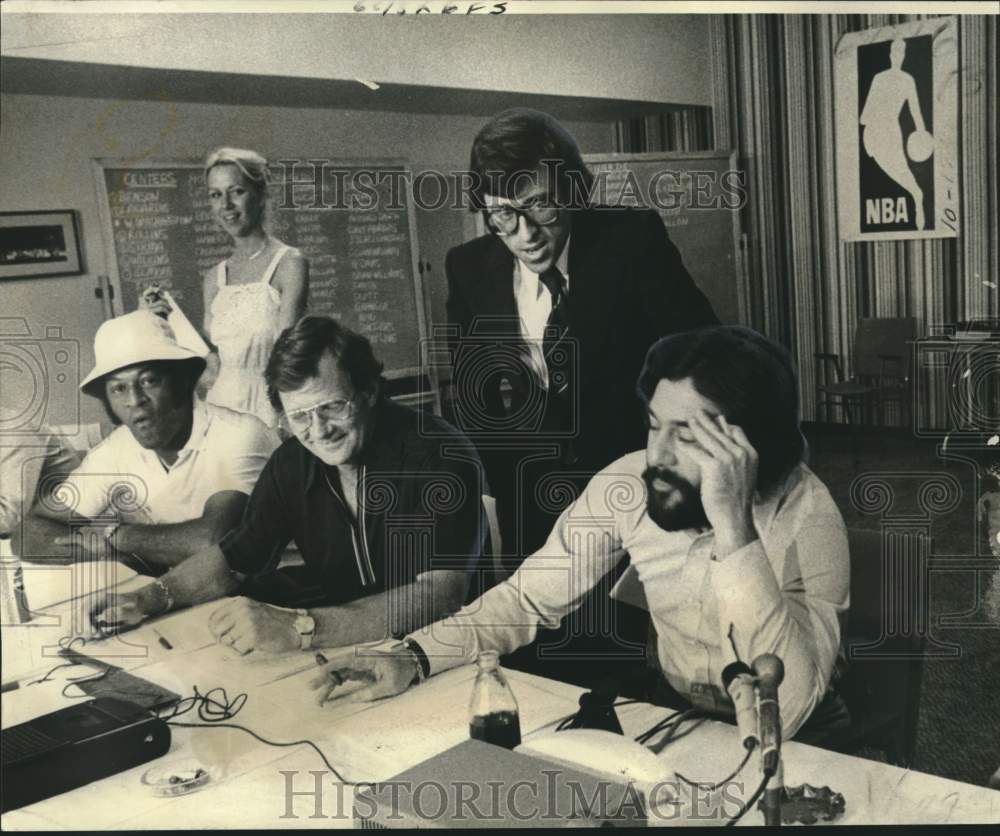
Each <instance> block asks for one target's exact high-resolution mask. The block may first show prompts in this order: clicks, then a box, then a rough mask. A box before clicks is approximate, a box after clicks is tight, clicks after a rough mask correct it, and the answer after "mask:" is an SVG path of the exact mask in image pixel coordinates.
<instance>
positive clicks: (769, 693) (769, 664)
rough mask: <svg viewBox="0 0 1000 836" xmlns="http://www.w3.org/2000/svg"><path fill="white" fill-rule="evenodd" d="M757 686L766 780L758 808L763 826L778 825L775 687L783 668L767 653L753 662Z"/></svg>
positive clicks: (781, 775) (780, 774)
mask: <svg viewBox="0 0 1000 836" xmlns="http://www.w3.org/2000/svg"><path fill="white" fill-rule="evenodd" d="M753 672H754V674H755V675H756V685H757V737H758V739H759V740H760V742H761V747H760V752H761V770H762V771H763V773H764V775H765V776H767V777H770V781H769V782H768V784H767V789H766V790H764V798H763V801H762V802H761V809H762V810H763V813H764V825H765V826H766V827H779V826H780V825H781V796H782V791H783V789H784V783H785V779H784V770H783V769H782V764H781V710H780V707H779V705H778V686H779V685H780V684H781V681H782V679H784V676H785V666H784V664H782V661H781V659H780V658H778V657H777V656H775V655H774V654H771V653H765V654H763V655H761V656H758V657H757V658H756V659H755V660H754V662H753Z"/></svg>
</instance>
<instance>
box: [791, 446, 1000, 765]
mask: <svg viewBox="0 0 1000 836" xmlns="http://www.w3.org/2000/svg"><path fill="white" fill-rule="evenodd" d="M806 434H807V437H808V438H809V442H810V446H811V457H810V458H811V462H810V463H811V466H812V468H813V470H814V471H815V472H816V474H817V475H818V476H819V477H820V478H821V479H822V480H823V481H824V483H826V485H827V487H828V488H829V489H830V492H831V493H832V494H833V497H834V499H835V500H836V502H837V504H838V505H839V506H840V509H841V512H842V513H843V515H844V520H845V522H846V523H847V525H848V527H858V528H869V529H873V530H878V529H879V528H880V527H881V525H882V523H883V521H884V520H885V519H886V518H887V517H889V516H891V517H893V518H894V519H899V518H900V517H903V516H906V517H909V518H910V519H911V520H912V521H914V524H916V525H919V524H920V521H921V520H928V521H929V525H930V531H931V538H932V540H931V542H932V547H931V557H932V561H933V562H934V563H937V564H939V563H940V562H941V561H940V560H937V558H942V559H943V558H954V559H960V558H963V557H972V556H977V557H980V558H982V557H988V556H989V554H990V552H989V546H988V539H987V536H988V535H987V533H986V528H985V525H984V524H982V523H981V522H979V521H978V520H977V515H976V502H977V499H978V496H979V491H980V487H979V484H978V483H977V470H976V468H975V466H974V465H973V464H972V463H970V462H966V461H961V460H957V459H954V458H951V457H950V456H949V455H945V454H942V453H941V452H940V444H941V441H940V439H937V440H934V439H926V440H923V439H913V438H905V437H902V436H899V435H891V434H886V435H870V436H868V437H865V438H862V439H860V440H859V441H858V443H857V447H856V450H855V449H854V445H853V444H852V441H851V439H850V437H849V436H846V435H843V434H842V433H837V432H835V431H831V429H830V428H827V429H825V430H821V429H820V428H817V427H813V428H810V429H807V432H806ZM994 484H995V483H994ZM852 485H854V490H853V491H852ZM956 488H957V490H956ZM928 509H929V510H928ZM997 566H998V568H1000V563H998V564H997ZM977 576H978V577H977ZM990 580H991V575H990V573H988V572H976V571H973V570H969V569H965V570H960V571H949V570H948V569H947V567H944V568H943V569H942V568H939V567H938V566H933V567H932V569H931V571H930V619H929V621H928V623H929V625H930V630H929V641H928V645H929V647H930V648H931V649H932V650H934V649H939V648H940V647H941V646H945V645H949V646H954V645H957V646H958V648H959V655H958V656H956V657H951V658H948V657H942V656H932V657H930V658H926V659H925V661H924V676H923V683H922V689H921V693H920V700H919V706H920V712H919V720H918V723H917V740H916V748H915V752H914V758H913V762H912V763H911V766H912V768H914V769H918V770H921V771H923V772H929V773H932V774H935V775H941V776H944V777H946V778H953V779H956V780H959V781H966V782H969V783H973V784H979V785H984V784H985V783H986V781H987V779H988V778H989V776H990V775H992V774H993V772H994V771H995V770H996V769H997V768H998V767H1000V623H998V621H997V618H996V615H995V614H994V615H993V616H991V615H990V613H989V609H988V607H987V606H986V604H985V599H986V597H987V592H986V588H987V586H988V584H989V582H990ZM942 619H944V620H945V621H950V622H953V624H951V625H948V624H942V623H941V622H942ZM956 621H957V622H959V624H958V625H957V626H956V625H954V622H956Z"/></svg>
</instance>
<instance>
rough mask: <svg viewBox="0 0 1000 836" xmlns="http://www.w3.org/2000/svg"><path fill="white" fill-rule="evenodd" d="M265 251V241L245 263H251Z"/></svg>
mask: <svg viewBox="0 0 1000 836" xmlns="http://www.w3.org/2000/svg"><path fill="white" fill-rule="evenodd" d="M266 249H267V241H265V242H264V243H263V244H261V245H260V249H259V250H255V251H254V252H253V253H251V254H250V255H248V256H247V261H253V260H254V259H255V258H256V257H257V256H259V255H260V254H261V253H262V252H264V250H266Z"/></svg>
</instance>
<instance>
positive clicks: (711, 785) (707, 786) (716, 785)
mask: <svg viewBox="0 0 1000 836" xmlns="http://www.w3.org/2000/svg"><path fill="white" fill-rule="evenodd" d="M752 754H753V750H752V749H747V753H746V754H745V755H744V756H743V760H741V761H740V765H739V766H737V767H736V769H735V770H733V772H731V773H730V774H729V775H727V776H726V777H725V778H722V779H720V780H718V781H714V782H711V781H692V780H691V779H690V778H688V777H687V776H685V775H682V774H681V773H680V772H676V771H675V773H674V774H675V775H676V776H677V777H678V778H680V779H681V780H682V781H683V782H684V783H685V784H688V785H689V786H692V787H697V788H698V789H701V790H708V791H709V792H711V791H713V790H717V789H721V788H722V787H724V786H725V785H726V784H728V783H729V782H730V781H732V780H733V778H735V777H736V776H737V775H739V774H740V772H742V771H743V767H745V766H746V765H747V762H748V761H749V760H750V755H752Z"/></svg>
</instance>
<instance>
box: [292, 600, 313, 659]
mask: <svg viewBox="0 0 1000 836" xmlns="http://www.w3.org/2000/svg"><path fill="white" fill-rule="evenodd" d="M295 615H296V618H295V631H296V632H297V633H298V634H299V648H300V649H301V650H309V649H310V648H311V647H312V643H313V637H314V636H315V635H316V619H315V618H313V617H312V616H311V615H309V610H301V609H297V610H295ZM306 622H308V626H307V627H306V626H305V625H306ZM303 627H305V629H303Z"/></svg>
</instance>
